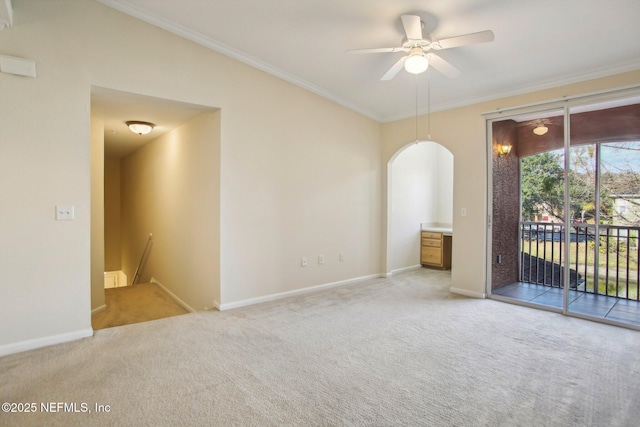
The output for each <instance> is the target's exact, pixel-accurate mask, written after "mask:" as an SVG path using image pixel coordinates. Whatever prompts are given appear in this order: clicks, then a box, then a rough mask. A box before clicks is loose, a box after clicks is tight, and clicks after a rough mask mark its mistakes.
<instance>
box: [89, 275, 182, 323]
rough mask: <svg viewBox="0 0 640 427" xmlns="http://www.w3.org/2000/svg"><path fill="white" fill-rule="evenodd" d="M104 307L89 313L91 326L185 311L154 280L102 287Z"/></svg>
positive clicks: (171, 314) (135, 321) (145, 319)
mask: <svg viewBox="0 0 640 427" xmlns="http://www.w3.org/2000/svg"><path fill="white" fill-rule="evenodd" d="M105 303H106V305H107V309H106V310H103V311H100V312H98V313H96V314H94V315H93V316H91V324H92V326H93V329H94V330H98V329H104V328H111V327H113V326H122V325H131V324H133V323H140V322H148V321H150V320H157V319H164V318H165V317H171V316H178V315H180V314H186V313H188V311H187V310H185V309H184V308H183V307H182V306H181V305H180V304H178V303H177V302H176V301H175V300H174V299H173V298H171V296H170V295H169V294H167V293H166V292H165V291H164V290H163V289H162V288H160V287H159V286H158V285H156V284H155V283H140V284H137V285H135V286H126V287H122V288H110V289H105Z"/></svg>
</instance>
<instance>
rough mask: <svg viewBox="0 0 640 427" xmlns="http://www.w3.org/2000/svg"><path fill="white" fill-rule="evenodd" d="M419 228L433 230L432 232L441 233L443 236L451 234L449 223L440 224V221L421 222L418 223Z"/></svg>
mask: <svg viewBox="0 0 640 427" xmlns="http://www.w3.org/2000/svg"><path fill="white" fill-rule="evenodd" d="M420 229H421V230H422V231H433V232H434V233H442V234H444V235H445V236H452V235H453V227H451V225H450V224H441V223H424V222H423V223H422V224H420Z"/></svg>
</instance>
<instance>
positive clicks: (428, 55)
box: [347, 15, 493, 80]
mask: <svg viewBox="0 0 640 427" xmlns="http://www.w3.org/2000/svg"><path fill="white" fill-rule="evenodd" d="M400 19H401V20H402V26H403V27H404V32H405V34H406V37H405V38H403V39H402V45H401V46H399V47H383V48H373V49H353V50H348V51H347V53H350V54H351V53H385V52H405V53H408V55H406V56H403V57H402V58H400V59H399V60H398V61H397V62H396V63H395V64H394V65H393V66H392V67H391V68H390V69H389V71H387V72H386V73H385V74H384V75H383V76H382V78H380V80H391V79H392V78H393V77H395V75H396V74H398V72H399V71H400V70H401V69H402V68H403V67H404V68H405V69H406V70H407V71H408V72H410V73H413V74H419V73H422V72H424V71H426V70H427V67H428V66H429V65H432V66H433V68H435V69H436V70H438V71H440V72H441V73H442V74H444V75H445V76H447V77H449V78H454V77H457V76H458V75H460V71H459V70H458V69H457V68H456V67H454V66H453V65H451V64H450V63H448V62H447V61H445V60H444V59H442V57H440V56H438V55H437V54H435V53H434V52H432V51H438V50H444V49H451V48H454V47H460V46H467V45H471V44H477V43H485V42H491V41H493V32H492V31H490V30H486V31H480V32H478V33H471V34H465V35H462V36H456V37H450V38H447V39H442V40H429V39H428V38H423V37H422V28H423V23H422V22H421V21H420V17H419V16H416V15H402V16H401V17H400Z"/></svg>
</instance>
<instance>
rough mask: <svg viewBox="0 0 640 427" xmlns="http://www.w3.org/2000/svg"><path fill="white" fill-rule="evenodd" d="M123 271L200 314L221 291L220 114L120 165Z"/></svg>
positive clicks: (185, 128)
mask: <svg viewBox="0 0 640 427" xmlns="http://www.w3.org/2000/svg"><path fill="white" fill-rule="evenodd" d="M121 177H122V180H121V196H122V207H123V210H122V247H123V250H122V254H123V260H122V269H123V271H124V272H125V273H126V275H127V278H128V279H129V280H132V279H133V276H134V273H135V269H136V267H137V265H138V263H139V262H140V258H141V256H142V253H143V251H144V247H145V244H146V242H147V239H148V237H149V234H153V245H152V246H151V248H150V250H149V255H148V257H147V260H146V262H145V263H144V264H143V268H141V269H140V273H139V277H138V279H137V281H136V282H137V283H146V282H149V281H150V280H151V278H154V279H156V280H157V281H158V282H160V283H161V284H162V285H163V286H165V287H166V288H167V289H169V290H170V291H171V292H172V293H173V294H174V295H176V296H177V297H178V298H180V300H182V301H183V302H184V303H186V304H187V305H188V306H190V307H191V308H193V309H194V310H203V309H204V308H205V307H208V308H211V307H212V306H213V302H214V301H218V300H219V288H220V261H219V260H220V253H219V247H220V112H219V111H216V112H212V113H205V114H201V115H199V116H197V117H196V118H194V119H192V120H190V121H188V122H186V123H184V124H182V125H181V126H180V127H178V128H176V129H175V130H173V131H172V132H170V133H168V134H165V135H163V136H161V137H159V138H158V139H156V140H154V141H152V142H151V143H149V144H147V145H145V146H144V147H142V148H141V149H139V150H138V151H136V152H135V153H133V154H131V155H129V156H127V157H125V158H123V159H122V161H121Z"/></svg>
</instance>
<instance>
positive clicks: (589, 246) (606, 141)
mask: <svg viewBox="0 0 640 427" xmlns="http://www.w3.org/2000/svg"><path fill="white" fill-rule="evenodd" d="M569 118H570V138H569V143H570V148H569V151H568V155H569V165H570V168H569V170H568V171H567V174H568V178H569V187H570V190H569V200H570V201H569V205H570V215H569V218H570V221H571V224H570V233H569V243H568V245H569V246H568V251H569V268H570V271H571V274H573V275H574V276H572V277H575V279H576V281H575V283H573V282H572V281H571V287H570V289H569V290H568V291H567V298H568V299H567V311H568V312H572V313H578V314H580V315H583V316H588V317H592V318H600V319H607V320H611V321H615V322H622V323H630V324H633V325H637V326H640V302H639V296H638V293H639V292H638V282H639V280H638V279H639V276H638V258H639V249H638V234H639V230H640V228H639V226H640V122H639V119H640V99H626V100H617V101H613V102H606V103H600V104H592V105H586V106H580V107H575V108H571V109H570V110H569Z"/></svg>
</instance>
